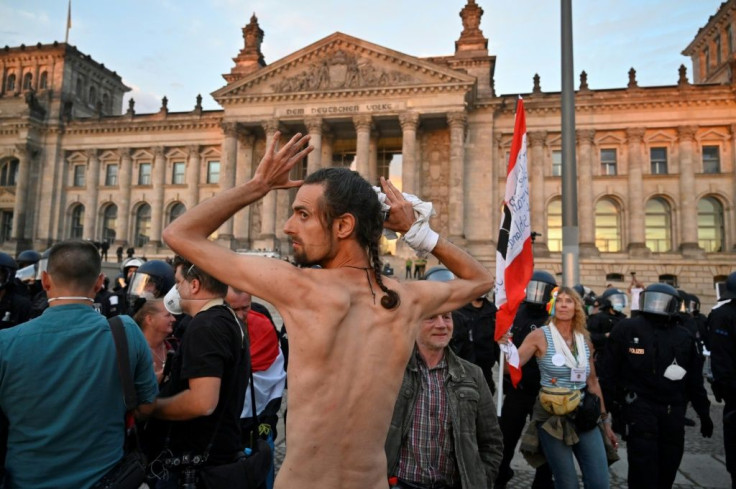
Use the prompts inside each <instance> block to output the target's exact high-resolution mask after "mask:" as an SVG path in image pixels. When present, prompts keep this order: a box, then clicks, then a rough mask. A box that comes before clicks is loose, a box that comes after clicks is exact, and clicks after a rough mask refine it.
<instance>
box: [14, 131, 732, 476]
mask: <svg viewBox="0 0 736 489" xmlns="http://www.w3.org/2000/svg"><path fill="white" fill-rule="evenodd" d="M278 140H279V137H278V136H277V137H275V138H274V141H273V142H272V144H271V145H270V146H269V148H268V149H267V151H266V154H265V155H264V157H263V159H262V160H261V162H260V164H259V166H258V168H257V169H256V171H255V174H254V176H253V178H252V179H251V180H250V181H248V182H246V183H244V184H241V185H239V186H237V187H235V188H233V189H230V190H227V191H224V192H222V193H220V194H218V195H216V196H214V197H213V198H211V199H209V200H207V201H204V202H202V203H201V204H200V205H199V206H196V207H194V208H193V209H191V210H189V211H188V212H187V213H185V214H184V215H183V216H181V217H179V218H178V219H177V220H175V221H173V222H172V223H171V224H170V225H169V226H168V227H167V228H166V229H165V231H164V240H165V241H166V243H167V244H168V245H169V247H170V248H171V249H172V250H173V251H174V252H175V253H177V255H176V258H175V259H174V260H173V261H171V262H168V261H161V260H144V259H140V258H136V257H135V256H134V252H132V253H129V256H128V258H127V259H126V260H122V248H119V249H118V250H117V255H118V261H120V276H118V277H115V278H114V279H113V282H112V284H107V283H106V281H107V278H106V277H105V276H104V274H102V273H101V263H102V259H103V257H104V254H103V253H102V250H99V249H97V247H96V246H95V245H94V243H90V242H84V241H66V242H61V243H58V244H56V245H54V246H53V247H52V248H51V249H49V250H47V251H46V252H45V253H43V254H39V253H36V252H33V253H28V252H23V253H21V254H20V255H19V256H18V257H17V262H16V260H14V259H13V258H12V257H10V256H9V255H6V254H4V253H0V462H2V463H0V467H1V468H3V470H2V471H0V489H11V488H12V489H16V488H17V489H24V488H35V487H53V488H93V487H94V488H98V487H122V486H120V485H114V482H111V481H115V480H117V479H116V477H120V473H121V472H122V471H123V470H121V467H122V466H123V465H124V464H125V463H126V461H127V460H128V457H127V456H126V454H127V453H130V452H131V450H134V449H135V450H137V451H140V452H143V453H144V454H145V456H146V460H147V466H146V470H145V476H144V477H145V483H146V484H148V486H149V487H151V488H177V487H185V488H210V489H211V488H231V487H247V488H253V489H255V488H258V489H264V488H265V489H271V488H273V487H275V488H277V489H292V488H306V487H321V488H340V489H343V488H345V489H352V488H356V489H357V488H360V489H364V488H372V489H379V488H380V489H386V487H392V488H398V489H457V488H464V489H471V488H472V489H474V488H489V487H497V488H503V487H506V486H507V484H508V483H509V481H510V480H512V478H513V476H514V473H513V470H512V469H511V465H510V464H511V459H512V458H513V456H514V453H515V450H516V447H517V444H518V443H519V441H521V452H522V453H523V455H524V457H525V458H526V460H527V461H528V462H529V464H530V465H531V466H532V467H535V468H536V474H535V479H534V483H533V486H532V487H534V488H551V487H555V488H565V489H567V488H575V487H578V476H577V473H576V468H575V464H574V461H573V460H574V459H577V462H578V466H579V467H580V470H581V472H582V478H583V484H584V486H585V487H586V488H596V489H597V488H606V487H609V471H608V466H609V464H610V463H613V462H615V461H616V460H617V459H618V454H617V448H618V443H619V437H621V438H623V439H625V440H626V442H627V448H628V462H629V474H628V483H629V486H630V487H632V488H645V487H646V488H648V487H657V488H665V487H671V486H672V484H673V482H674V477H675V473H676V471H677V468H678V466H679V463H680V460H681V458H682V454H683V446H684V433H685V430H684V427H685V424H686V423H687V422H688V420H687V419H686V417H685V412H686V406H687V404H688V403H691V404H692V406H693V408H694V410H695V412H696V413H697V415H698V417H699V418H700V431H701V434H702V436H705V437H709V436H711V435H712V432H713V423H712V421H711V418H710V414H709V401H708V397H707V395H706V391H705V388H704V384H703V375H702V371H703V357H704V355H706V354H707V353H708V352H712V371H713V382H714V383H713V390H714V393H715V394H716V396H717V398H718V399H721V398H722V399H723V400H725V402H726V408H725V410H724V442H725V444H726V449H725V451H726V461H727V467H728V470H729V472H731V473H732V474H735V475H736V471H735V470H736V469H734V466H736V458H735V457H736V447H735V445H734V443H735V441H736V421H734V418H733V417H734V412H736V345H735V344H734V340H733V338H734V335H736V331H734V328H736V305H735V304H736V272H734V273H733V274H731V276H729V279H728V281H727V284H726V289H725V290H726V293H725V294H724V296H723V297H722V299H723V301H721V302H720V303H719V304H718V305H717V306H716V307H714V308H713V311H712V312H711V314H710V316H709V317H708V318H707V320H706V318H705V317H704V316H702V315H700V314H699V300H697V298H696V297H694V296H691V295H688V294H683V293H682V292H681V291H677V290H676V289H674V288H673V287H671V286H669V285H666V284H651V285H649V286H647V287H644V285H643V284H641V283H640V282H639V281H638V280H636V278H635V276H634V275H632V285H631V287H630V288H629V290H628V291H627V292H624V291H622V290H620V289H617V288H614V287H610V288H608V289H607V290H606V291H604V292H603V293H602V294H600V295H599V296H595V294H593V293H592V291H590V289H588V288H586V287H584V286H582V285H580V284H578V285H576V286H575V287H573V288H569V287H562V286H558V284H557V282H556V279H555V277H554V276H553V275H551V274H550V273H548V272H545V271H542V270H537V271H535V272H534V273H533V274H532V277H531V280H530V281H529V283H528V284H527V287H526V298H525V300H524V302H523V303H522V304H521V306H520V308H519V310H518V312H517V314H516V317H515V319H514V322H513V325H512V327H511V329H510V331H509V332H508V333H507V334H505V335H503V337H502V338H501V340H500V341H499V343H500V345H499V343H496V342H495V341H494V329H495V315H496V308H495V306H494V304H493V302H492V301H491V300H489V296H488V292H489V290H490V288H491V285H492V280H491V276H490V274H489V272H488V271H487V270H486V269H485V267H483V266H482V265H481V264H480V263H478V262H477V261H476V260H475V259H473V258H472V257H471V256H470V255H468V254H467V253H466V252H465V251H463V250H462V249H460V248H458V247H457V246H455V245H453V244H452V243H451V242H449V241H448V240H446V239H443V238H442V237H440V236H439V235H438V234H437V233H436V232H435V231H433V230H432V229H431V227H430V226H429V222H428V218H426V217H422V213H419V212H416V211H415V209H416V206H417V205H424V206H426V205H427V204H428V203H425V202H421V201H418V199H416V198H415V197H414V196H406V195H404V194H402V193H401V192H400V191H399V190H398V189H397V188H396V187H395V186H394V185H393V184H392V183H391V182H389V181H387V180H384V179H381V182H380V183H381V187H380V189H378V190H376V189H374V188H373V187H372V186H371V185H370V184H369V183H368V182H367V181H366V180H364V179H363V178H362V177H360V176H359V175H358V174H357V173H355V172H351V171H350V170H348V169H339V168H324V169H321V170H318V171H316V172H315V173H313V174H311V175H309V176H308V177H307V178H306V180H304V181H294V180H291V178H290V176H289V174H290V170H291V169H292V167H293V166H294V165H295V164H296V163H297V162H298V161H301V160H302V159H303V158H304V157H305V156H306V155H307V154H308V153H309V152H310V151H311V150H312V147H311V146H310V145H309V144H308V143H309V137H308V136H301V135H296V136H294V137H293V138H292V139H291V140H290V141H289V142H287V143H286V144H284V145H282V146H280V147H277V142H278ZM288 188H298V191H297V193H296V197H295V199H294V203H293V206H292V208H293V213H292V215H291V217H290V218H289V219H288V220H287V222H286V224H285V227H284V231H285V233H286V234H287V235H288V236H289V238H290V240H291V244H292V247H293V254H294V262H295V263H291V262H288V261H283V260H278V259H273V258H268V257H263V256H257V255H241V254H237V253H235V252H233V251H231V250H228V249H226V248H224V247H221V246H220V245H218V244H217V243H215V242H213V241H211V240H209V238H208V237H209V236H210V235H211V234H212V233H213V232H214V231H215V230H216V229H217V228H218V227H219V226H220V225H221V224H222V223H223V222H225V221H226V220H227V219H229V218H230V217H231V216H232V215H233V214H234V213H235V212H237V211H238V210H240V209H242V208H243V207H246V206H249V205H251V204H253V203H255V202H257V201H258V200H260V199H261V198H263V197H264V196H265V195H266V194H267V193H269V192H271V191H274V190H276V189H288ZM430 205H431V204H430ZM425 215H426V213H425ZM384 228H385V229H388V230H390V231H394V232H398V233H401V235H402V236H403V239H404V240H405V242H406V244H407V245H408V246H409V247H410V248H411V249H412V250H413V251H414V253H415V256H416V258H413V259H409V260H407V262H406V273H405V279H404V280H399V279H398V278H395V277H393V273H391V274H385V273H382V272H383V271H385V268H383V264H382V263H381V260H380V257H379V253H378V241H379V239H380V236H381V234H382V232H383V230H384ZM29 251H30V250H29ZM105 251H106V250H105ZM129 251H131V250H129ZM34 253H35V254H34ZM430 253H431V254H432V255H433V256H434V257H435V258H436V259H438V260H439V262H440V263H441V264H442V265H441V266H438V267H433V268H430V269H429V270H425V269H424V268H425V266H426V263H427V260H426V257H427V255H428V254H430ZM21 265H22V266H21ZM412 265H413V266H414V270H412ZM29 266H30V267H31V268H32V269H33V273H31V274H28V273H26V272H24V273H23V274H20V275H19V276H17V277H16V272H17V271H18V270H19V267H20V268H22V269H23V270H25V268H24V267H29ZM417 267H418V268H417ZM412 272H414V273H412ZM409 278H412V279H413V278H416V279H418V280H407V279H409ZM629 297H631V303H632V307H631V308H630V310H631V311H632V316H633V317H631V318H627V317H626V315H625V311H626V310H627V308H628V307H629ZM252 298H259V299H262V300H263V301H266V302H268V303H270V304H272V305H273V306H274V307H275V308H276V309H277V310H278V311H279V313H280V315H281V317H282V319H283V324H282V325H281V328H280V329H279V328H278V327H277V325H276V324H275V323H274V321H273V318H272V317H271V315H270V313H269V311H268V309H266V308H264V307H263V306H262V305H261V304H259V303H258V302H255V301H253V300H252ZM634 305H635V306H636V307H634ZM117 317H119V318H122V328H123V330H124V337H125V341H126V342H127V347H126V348H125V349H123V350H122V352H123V353H120V350H119V344H118V340H117V339H114V338H113V334H111V333H110V329H111V322H110V320H111V318H117ZM287 327H288V336H287V335H286V328H287ZM287 338H288V340H287ZM512 345H513V346H515V347H516V349H517V351H518V359H519V367H520V369H521V381H520V382H519V381H517V380H518V379H516V378H514V380H513V381H512V377H511V376H510V375H508V374H507V375H505V376H504V380H503V385H496V384H495V382H494V379H493V373H492V372H493V369H494V364H495V362H496V361H497V359H498V358H499V352H500V350H501V349H504V350H513V348H512ZM126 352H127V354H126ZM121 356H123V357H125V360H126V361H125V362H122V361H120V364H119V360H120V357H121ZM123 365H127V367H125V366H123ZM126 368H127V369H129V370H130V372H128V373H127V376H128V377H130V378H132V379H133V385H134V393H133V394H134V395H133V396H132V398H133V400H131V399H130V398H128V396H127V395H126V396H125V398H124V396H123V395H121V394H122V393H123V386H124V385H125V377H126V375H124V371H125V369H126ZM287 368H288V370H289V384H288V392H289V396H288V411H285V412H288V418H287V417H286V416H285V418H286V419H285V423H286V427H285V433H284V435H286V439H287V442H288V443H287V450H286V455H285V458H284V460H283V462H282V464H281V467H280V470H279V471H278V473H274V472H275V471H274V450H273V448H274V446H273V442H274V440H275V438H276V435H277V426H278V423H277V422H278V415H279V413H280V412H282V398H283V396H284V391H285V388H286V387H287V386H286V370H287ZM497 389H503V393H504V396H503V406H502V408H501V416H500V417H497V416H496V406H495V403H494V400H493V397H492V396H493V393H494V392H495V391H496V390H497ZM131 403H132V405H131ZM126 412H127V413H128V414H129V415H130V414H133V415H134V418H135V419H134V422H126V419H127V420H129V421H130V420H131V419H132V418H131V417H130V416H128V417H127V418H126ZM133 435H135V436H133ZM131 441H134V442H135V443H133V444H131V443H130V442H131ZM143 481H144V480H143V479H142V480H141V482H143Z"/></svg>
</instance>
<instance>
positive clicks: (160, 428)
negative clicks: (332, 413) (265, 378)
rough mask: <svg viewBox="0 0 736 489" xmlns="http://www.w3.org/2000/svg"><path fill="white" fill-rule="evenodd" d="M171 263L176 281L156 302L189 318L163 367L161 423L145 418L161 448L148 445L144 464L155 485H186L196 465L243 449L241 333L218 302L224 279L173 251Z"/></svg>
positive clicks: (230, 458)
mask: <svg viewBox="0 0 736 489" xmlns="http://www.w3.org/2000/svg"><path fill="white" fill-rule="evenodd" d="M174 269H175V270H176V274H175V279H176V285H175V286H174V287H172V289H171V290H170V291H169V293H168V294H166V297H165V298H164V305H165V306H166V309H167V310H168V311H169V312H171V313H172V314H181V313H182V312H183V313H186V314H188V315H190V316H192V320H191V322H190V323H189V325H188V326H187V329H186V332H185V333H184V337H183V338H182V342H181V345H180V347H179V350H178V352H177V353H176V354H175V355H174V356H173V358H172V360H171V362H170V363H171V370H170V371H169V372H164V380H163V384H162V387H161V397H160V398H159V399H158V401H157V403H156V409H155V411H154V414H153V415H154V417H155V418H158V419H160V420H165V421H168V423H160V422H156V423H149V425H150V428H151V432H152V436H150V437H149V443H151V444H153V445H156V444H157V445H158V447H160V448H161V450H160V451H155V450H154V452H153V453H157V454H158V455H157V456H156V458H155V459H154V461H153V463H152V466H151V467H152V469H151V470H152V472H153V474H154V476H156V477H158V478H159V479H160V480H159V482H158V484H157V487H158V488H175V487H192V488H193V487H195V485H193V484H194V481H195V474H196V473H197V472H199V471H201V470H202V469H203V468H205V467H211V466H219V465H224V464H229V463H231V462H234V461H235V460H237V458H238V457H239V455H242V453H243V452H242V449H241V448H242V447H241V440H240V413H241V412H242V410H243V400H244V399H245V389H246V385H247V382H248V378H249V369H250V365H249V358H250V357H249V356H248V355H247V353H246V352H247V342H246V341H245V339H244V332H243V330H242V328H241V326H240V324H239V322H238V321H237V319H236V318H235V315H234V313H233V311H232V310H231V309H230V308H229V307H227V306H226V305H225V303H224V298H225V294H227V285H225V284H223V283H222V282H220V281H219V280H217V279H215V278H213V277H212V276H211V275H209V274H207V273H205V272H204V271H202V270H201V269H200V268H198V267H196V266H194V265H192V264H191V263H190V262H188V261H186V260H184V259H182V258H180V257H177V258H176V259H175V261H174ZM155 434H158V439H155V438H156V435H155ZM152 438H153V439H152ZM157 442H158V443H157ZM152 448H153V447H152ZM196 487H198V486H196Z"/></svg>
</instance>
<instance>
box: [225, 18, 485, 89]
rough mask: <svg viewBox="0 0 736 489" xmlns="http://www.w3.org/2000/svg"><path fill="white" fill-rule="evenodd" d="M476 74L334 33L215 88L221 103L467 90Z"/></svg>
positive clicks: (473, 82)
mask: <svg viewBox="0 0 736 489" xmlns="http://www.w3.org/2000/svg"><path fill="white" fill-rule="evenodd" d="M475 82H476V80H475V77H472V76H470V75H467V74H465V73H462V72H459V71H455V70H452V69H449V68H447V67H444V66H440V65H437V64H434V63H432V62H430V61H426V60H422V59H419V58H416V57H413V56H409V55H407V54H403V53H400V52H398V51H394V50H391V49H388V48H385V47H382V46H378V45H376V44H373V43H370V42H367V41H363V40H361V39H358V38H355V37H352V36H349V35H347V34H343V33H340V32H336V33H334V34H332V35H330V36H328V37H326V38H324V39H322V40H320V41H317V42H315V43H314V44H312V45H310V46H307V47H305V48H303V49H301V50H299V51H297V52H295V53H293V54H291V55H289V56H286V57H285V58H282V59H280V60H278V61H276V62H274V63H273V64H271V65H269V66H267V67H265V68H262V69H260V70H258V71H256V72H254V73H252V74H250V75H248V76H246V77H244V78H242V79H240V80H237V81H234V82H233V83H230V84H229V85H227V86H225V87H223V88H221V89H219V90H217V91H215V92H213V93H212V96H213V97H214V98H215V100H217V101H218V102H220V103H221V104H222V103H224V102H228V101H232V100H238V99H251V98H263V97H269V98H277V99H278V98H285V99H293V97H294V96H295V95H298V94H306V93H321V94H325V93H340V94H341V95H342V96H344V92H357V93H362V92H364V91H366V90H374V89H382V90H389V91H390V90H402V89H411V90H417V89H422V88H431V87H437V86H444V87H448V88H449V87H452V86H455V87H457V88H460V89H463V90H466V91H467V90H470V89H471V87H472V86H473V85H474V84H475Z"/></svg>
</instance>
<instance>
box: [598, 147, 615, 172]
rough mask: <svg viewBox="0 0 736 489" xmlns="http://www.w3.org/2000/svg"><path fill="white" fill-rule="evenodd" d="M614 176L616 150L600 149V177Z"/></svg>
mask: <svg viewBox="0 0 736 489" xmlns="http://www.w3.org/2000/svg"><path fill="white" fill-rule="evenodd" d="M615 174H616V150H615V149H602V150H601V175H615Z"/></svg>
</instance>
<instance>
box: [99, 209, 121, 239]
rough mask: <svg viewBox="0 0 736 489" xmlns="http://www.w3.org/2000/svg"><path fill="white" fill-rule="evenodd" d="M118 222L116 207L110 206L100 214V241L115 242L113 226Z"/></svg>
mask: <svg viewBox="0 0 736 489" xmlns="http://www.w3.org/2000/svg"><path fill="white" fill-rule="evenodd" d="M117 220H118V206H116V205H115V204H110V205H108V206H107V207H105V210H104V211H103V213H102V240H103V241H107V242H109V243H112V242H113V241H115V224H116V223H117Z"/></svg>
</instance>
